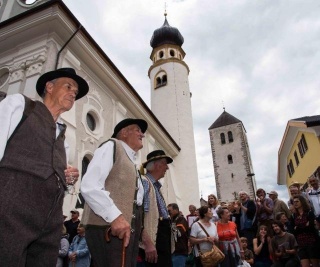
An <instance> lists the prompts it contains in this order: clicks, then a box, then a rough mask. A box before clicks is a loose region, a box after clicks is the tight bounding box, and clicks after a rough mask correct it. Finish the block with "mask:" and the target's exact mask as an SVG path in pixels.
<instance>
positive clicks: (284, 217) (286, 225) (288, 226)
mask: <svg viewBox="0 0 320 267" xmlns="http://www.w3.org/2000/svg"><path fill="white" fill-rule="evenodd" d="M275 219H276V221H280V222H282V223H283V226H284V230H285V231H286V232H289V233H292V226H291V224H290V221H289V219H288V217H287V215H286V214H285V213H284V212H278V213H277V214H276V218H275Z"/></svg>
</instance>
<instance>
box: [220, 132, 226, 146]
mask: <svg viewBox="0 0 320 267" xmlns="http://www.w3.org/2000/svg"><path fill="white" fill-rule="evenodd" d="M220 138H221V144H222V145H224V144H225V143H226V137H225V136H224V133H221V134H220Z"/></svg>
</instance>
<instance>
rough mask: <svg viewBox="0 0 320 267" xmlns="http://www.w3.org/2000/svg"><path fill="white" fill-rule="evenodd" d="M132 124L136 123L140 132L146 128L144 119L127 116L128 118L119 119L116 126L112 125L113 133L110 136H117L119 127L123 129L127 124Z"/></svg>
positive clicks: (146, 124)
mask: <svg viewBox="0 0 320 267" xmlns="http://www.w3.org/2000/svg"><path fill="white" fill-rule="evenodd" d="M132 124H137V125H138V126H139V127H140V129H141V132H143V133H145V131H146V130H147V128H148V123H147V122H146V121H145V120H142V119H131V118H128V119H124V120H122V121H120V122H119V123H118V124H117V125H116V127H114V131H113V135H112V136H111V137H113V138H115V137H116V136H117V134H118V132H120V131H121V129H123V128H125V127H127V126H129V125H132Z"/></svg>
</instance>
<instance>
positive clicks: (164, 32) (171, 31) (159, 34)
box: [150, 14, 184, 48]
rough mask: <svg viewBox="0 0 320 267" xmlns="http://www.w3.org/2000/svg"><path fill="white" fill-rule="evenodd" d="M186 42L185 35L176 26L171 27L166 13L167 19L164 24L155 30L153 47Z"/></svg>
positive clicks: (151, 43)
mask: <svg viewBox="0 0 320 267" xmlns="http://www.w3.org/2000/svg"><path fill="white" fill-rule="evenodd" d="M183 42H184V39H183V36H182V35H181V33H180V32H179V30H178V29H177V28H175V27H171V26H170V25H169V23H168V21H167V17H166V14H165V20H164V23H163V25H162V26H161V27H160V28H159V29H156V30H155V31H154V32H153V35H152V38H151V41H150V45H151V47H152V48H156V47H158V46H160V45H163V44H173V45H178V46H180V47H181V46H182V44H183Z"/></svg>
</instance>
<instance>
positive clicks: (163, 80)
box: [162, 75, 167, 85]
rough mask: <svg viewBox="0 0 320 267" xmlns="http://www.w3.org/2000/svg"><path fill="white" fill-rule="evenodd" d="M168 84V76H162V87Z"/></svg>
mask: <svg viewBox="0 0 320 267" xmlns="http://www.w3.org/2000/svg"><path fill="white" fill-rule="evenodd" d="M166 84H167V75H163V76H162V85H166Z"/></svg>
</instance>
